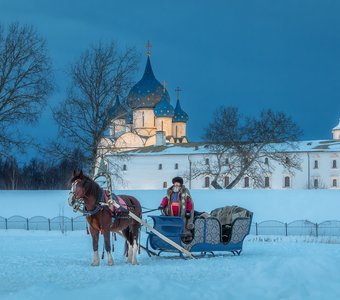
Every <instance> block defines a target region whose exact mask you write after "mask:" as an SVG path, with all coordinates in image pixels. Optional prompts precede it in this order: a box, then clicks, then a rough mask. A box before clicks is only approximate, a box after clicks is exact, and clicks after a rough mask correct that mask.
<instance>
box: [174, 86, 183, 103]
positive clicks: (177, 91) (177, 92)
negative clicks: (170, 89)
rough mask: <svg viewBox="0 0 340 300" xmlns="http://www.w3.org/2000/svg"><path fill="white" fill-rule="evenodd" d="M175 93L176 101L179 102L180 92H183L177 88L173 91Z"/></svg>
mask: <svg viewBox="0 0 340 300" xmlns="http://www.w3.org/2000/svg"><path fill="white" fill-rule="evenodd" d="M175 92H176V94H177V99H178V100H179V93H180V92H183V90H181V89H180V88H179V87H177V88H176V89H175Z"/></svg>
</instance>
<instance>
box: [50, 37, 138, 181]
mask: <svg viewBox="0 0 340 300" xmlns="http://www.w3.org/2000/svg"><path fill="white" fill-rule="evenodd" d="M136 69H137V54H136V51H135V49H134V48H127V49H125V50H123V51H120V50H119V49H118V46H117V45H116V44H115V43H114V42H112V43H110V44H108V45H103V44H101V43H100V44H98V45H96V46H92V47H90V48H89V49H88V50H86V51H85V52H84V53H83V54H82V55H81V57H80V59H79V60H78V61H77V62H76V63H75V64H74V65H73V66H72V67H71V70H70V76H71V86H70V89H69V92H68V96H67V98H66V100H65V101H63V102H62V103H61V105H60V106H59V107H58V108H57V109H55V110H54V119H55V120H56V122H57V123H58V125H59V132H60V136H61V137H62V138H64V140H65V141H66V142H67V144H68V145H73V146H79V147H80V148H81V150H82V152H83V153H84V154H85V157H86V162H87V164H88V165H89V173H90V175H93V173H94V170H95V164H96V161H98V156H99V155H103V154H105V153H102V151H100V152H101V153H99V151H98V147H99V146H100V143H101V141H102V138H103V137H104V133H105V131H106V130H107V129H108V128H109V125H110V122H111V120H112V113H113V112H112V108H113V106H114V104H115V101H116V96H117V95H125V94H126V93H127V91H128V90H129V88H130V87H131V85H132V75H133V74H134V72H135V71H136ZM103 149H104V148H103ZM105 149H106V148H105Z"/></svg>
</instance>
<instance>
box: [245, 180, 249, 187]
mask: <svg viewBox="0 0 340 300" xmlns="http://www.w3.org/2000/svg"><path fill="white" fill-rule="evenodd" d="M244 187H245V188H248V187H249V177H244Z"/></svg>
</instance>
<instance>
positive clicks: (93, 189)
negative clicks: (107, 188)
mask: <svg viewBox="0 0 340 300" xmlns="http://www.w3.org/2000/svg"><path fill="white" fill-rule="evenodd" d="M82 186H83V188H84V190H85V195H86V196H94V198H95V199H96V200H99V198H100V197H101V195H102V192H103V190H102V188H101V187H100V186H99V184H98V183H97V182H95V181H94V180H93V179H91V178H90V177H88V176H86V175H83V181H82Z"/></svg>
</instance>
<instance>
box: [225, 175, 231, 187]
mask: <svg viewBox="0 0 340 300" xmlns="http://www.w3.org/2000/svg"><path fill="white" fill-rule="evenodd" d="M229 184H230V177H229V176H225V177H224V187H225V188H226V187H227V186H228V185H229Z"/></svg>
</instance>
